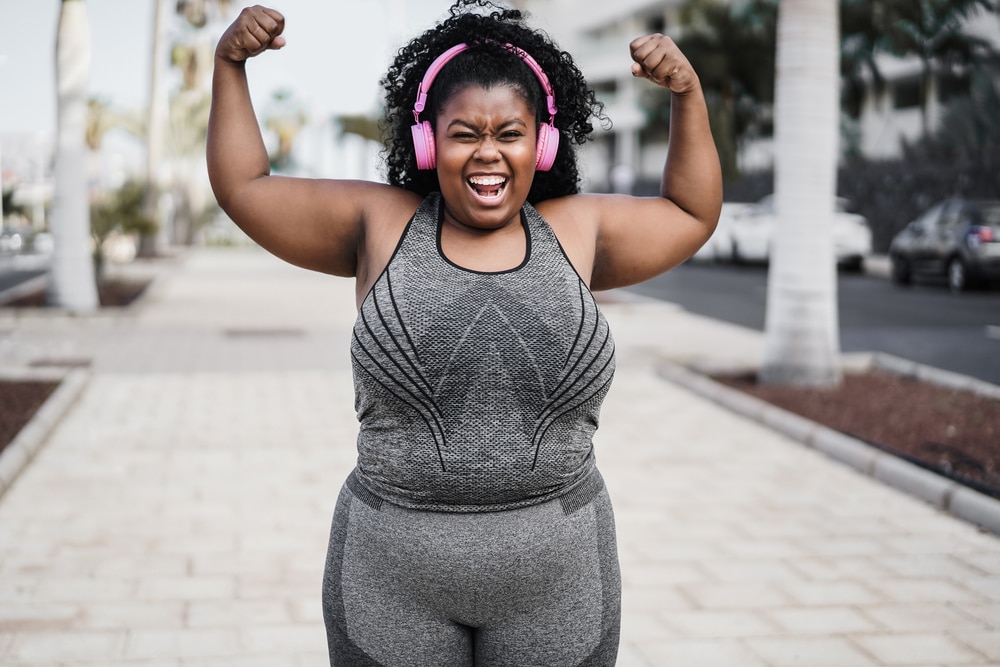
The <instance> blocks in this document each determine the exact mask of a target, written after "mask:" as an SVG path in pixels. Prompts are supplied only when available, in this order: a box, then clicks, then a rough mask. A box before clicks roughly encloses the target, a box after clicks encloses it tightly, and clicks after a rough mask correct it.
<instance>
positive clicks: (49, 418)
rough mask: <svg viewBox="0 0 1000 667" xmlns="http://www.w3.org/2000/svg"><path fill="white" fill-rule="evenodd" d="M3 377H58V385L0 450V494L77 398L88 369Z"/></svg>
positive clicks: (13, 479) (24, 378)
mask: <svg viewBox="0 0 1000 667" xmlns="http://www.w3.org/2000/svg"><path fill="white" fill-rule="evenodd" d="M4 379H17V380H41V381H53V380H55V381H59V386H58V387H56V390H55V391H54V392H52V395H51V396H49V397H48V399H47V400H46V401H45V403H43V404H42V407H40V408H39V409H38V411H37V412H36V413H35V415H34V416H33V417H32V418H31V420H30V421H29V422H28V423H27V424H25V425H24V427H23V428H22V429H21V430H20V431H18V433H17V435H16V436H14V439H13V440H11V442H10V444H8V445H7V447H6V448H5V449H4V450H3V452H0V498H2V497H3V494H4V493H6V492H7V489H9V488H10V487H11V485H12V484H13V483H14V481H15V480H16V479H17V477H18V475H20V474H21V471H23V470H24V468H25V467H27V465H28V463H30V462H31V460H32V459H33V458H34V457H35V455H36V454H38V451H39V450H40V449H41V447H42V445H43V444H44V443H45V441H46V440H47V439H48V437H49V436H50V435H51V434H52V431H53V430H54V429H55V427H56V425H57V424H58V423H59V421H60V420H61V419H62V418H63V416H64V415H65V414H66V413H67V412H69V409H70V408H71V407H72V406H73V404H74V403H76V399H77V398H79V396H80V394H81V393H82V392H83V388H84V387H85V386H86V385H87V382H88V381H89V379H90V373H89V372H88V371H86V370H84V369H82V368H77V369H73V370H71V371H70V372H68V373H66V374H64V375H61V376H57V377H53V376H52V374H51V373H49V374H43V373H39V374H30V375H29V374H18V375H16V376H8V375H7V374H4Z"/></svg>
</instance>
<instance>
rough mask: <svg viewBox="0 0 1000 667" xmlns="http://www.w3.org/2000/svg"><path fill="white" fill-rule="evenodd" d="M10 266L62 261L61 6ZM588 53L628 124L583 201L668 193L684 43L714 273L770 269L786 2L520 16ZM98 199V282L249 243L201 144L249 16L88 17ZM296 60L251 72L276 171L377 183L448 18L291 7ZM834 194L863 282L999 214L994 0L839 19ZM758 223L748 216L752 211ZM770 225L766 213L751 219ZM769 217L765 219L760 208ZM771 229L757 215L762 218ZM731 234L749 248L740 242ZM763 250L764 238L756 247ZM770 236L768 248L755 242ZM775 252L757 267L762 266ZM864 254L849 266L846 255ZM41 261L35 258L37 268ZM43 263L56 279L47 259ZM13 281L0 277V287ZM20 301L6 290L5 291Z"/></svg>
mask: <svg viewBox="0 0 1000 667" xmlns="http://www.w3.org/2000/svg"><path fill="white" fill-rule="evenodd" d="M2 4H3V11H4V16H5V23H6V24H7V25H9V26H16V28H15V29H14V30H12V31H10V35H9V36H8V38H7V39H6V40H5V41H4V43H3V45H2V46H0V86H2V89H3V91H4V92H3V94H2V95H0V156H2V187H3V228H4V231H3V235H2V240H0V254H3V255H6V256H11V255H14V254H19V255H24V256H26V255H28V254H31V253H34V254H35V255H36V256H39V255H41V256H44V254H45V253H46V252H47V251H48V250H49V249H50V248H51V245H52V240H51V238H50V237H49V235H48V234H47V232H48V229H49V211H50V208H51V204H52V199H53V187H52V183H53V155H54V141H55V139H54V137H55V129H56V120H57V118H56V82H55V52H56V36H57V24H58V19H59V13H60V8H61V4H62V3H60V2H58V1H56V0H44V1H34V2H21V1H15V0H3V3H2ZM513 4H515V5H517V6H519V7H521V8H523V9H526V10H528V11H529V12H531V14H532V15H533V19H532V20H533V23H534V24H535V25H537V26H539V27H541V28H543V29H545V30H546V31H547V32H549V33H550V34H551V35H552V36H553V37H554V38H555V39H556V40H557V41H558V42H559V43H560V45H561V46H562V47H563V48H565V49H566V50H568V51H570V52H571V53H573V54H574V57H575V58H576V59H577V61H578V62H579V64H580V65H581V67H582V69H583V71H584V73H585V74H586V76H587V77H588V79H589V81H590V83H591V84H592V86H593V87H594V88H595V89H596V90H597V91H598V93H599V96H600V98H601V99H602V100H603V101H604V103H605V104H606V110H607V113H608V116H609V117H610V118H611V120H612V122H613V125H611V126H610V127H607V128H602V127H597V130H596V132H595V140H594V141H593V142H591V143H589V144H588V145H587V146H585V147H584V149H583V150H584V156H583V160H582V162H583V165H584V169H585V175H586V187H587V189H590V190H594V191H629V192H638V193H646V192H654V191H655V190H656V188H657V187H658V181H659V175H660V170H661V168H662V156H663V154H664V152H665V150H666V141H667V130H668V128H669V104H668V98H667V96H666V95H665V94H664V92H663V91H661V90H658V89H656V88H654V87H650V86H642V85H637V83H641V82H636V81H635V80H634V79H633V78H632V77H631V75H630V73H629V69H628V64H629V63H628V60H627V58H628V55H627V53H628V52H627V46H628V43H629V41H630V40H631V39H632V38H634V37H635V36H637V35H640V34H644V33H649V32H654V31H655V32H664V33H666V34H669V35H671V36H673V37H674V38H675V39H676V40H677V41H678V43H679V44H680V46H681V48H682V49H683V50H684V51H685V53H686V54H687V55H688V56H689V58H690V59H691V60H692V61H693V63H694V65H695V67H696V69H697V70H698V71H699V73H700V76H701V78H702V82H703V85H704V87H705V89H706V92H707V95H708V99H709V105H710V110H711V114H712V120H713V132H714V134H715V137H716V144H717V146H718V148H719V151H720V155H721V157H722V161H723V166H724V172H725V178H726V190H725V192H726V200H727V202H728V203H729V204H732V206H727V209H726V211H725V214H724V216H723V223H724V224H723V225H721V226H720V233H719V234H718V235H717V237H716V239H714V240H713V244H710V246H708V247H706V248H705V249H703V251H702V253H700V255H701V257H706V256H711V258H712V259H716V260H740V259H753V260H765V261H766V259H767V256H766V252H767V250H766V249H767V247H768V244H767V240H768V239H767V234H768V232H767V231H766V229H767V226H766V225H757V226H756V228H755V231H754V230H751V231H749V232H748V231H747V230H748V229H749V226H748V225H743V227H742V228H741V230H739V231H737V232H736V233H742V234H744V237H746V238H744V237H741V238H740V239H739V240H738V241H735V240H734V238H733V236H732V235H731V234H729V230H727V229H726V227H727V226H728V224H726V223H728V222H730V221H732V220H736V219H740V218H742V219H743V220H744V221H748V220H751V219H753V217H754V216H756V217H757V218H758V220H757V221H758V222H759V221H760V218H761V216H764V217H766V215H767V214H768V211H767V208H766V207H767V205H768V201H767V199H766V197H767V195H769V194H770V193H771V192H772V190H773V148H772V146H773V98H774V88H775V66H774V55H775V41H776V35H775V31H776V22H777V7H778V2H777V0H620V1H619V2H614V3H607V2H602V1H600V0H519V1H518V2H515V3H513ZM84 5H85V6H86V21H87V26H86V28H87V29H88V30H89V33H90V44H91V47H90V52H91V66H90V69H89V78H88V83H87V89H86V105H87V117H86V146H87V167H86V169H87V193H88V198H89V201H90V206H91V236H92V237H93V241H92V242H93V243H94V244H95V246H96V249H97V250H99V251H103V252H99V253H98V255H99V261H104V260H105V259H109V260H111V261H128V260H129V259H130V258H131V257H134V256H136V255H147V256H153V255H155V254H157V253H163V252H166V251H168V250H169V248H171V247H172V246H184V245H188V244H192V243H239V242H243V241H242V236H241V235H240V234H239V233H238V232H237V230H235V229H234V228H233V227H232V225H231V224H230V223H229V222H228V221H227V220H225V219H224V217H223V216H221V214H220V212H219V210H218V208H217V206H216V205H215V203H214V201H213V200H212V197H211V193H210V190H209V188H208V182H207V177H206V175H205V167H204V138H205V128H206V123H207V114H208V105H209V83H210V80H211V64H212V53H213V46H214V42H215V40H216V39H217V37H218V36H219V35H220V34H221V32H222V31H223V30H224V28H225V26H226V25H227V24H228V23H229V22H230V21H231V20H232V19H233V18H234V17H235V15H236V14H237V13H238V11H239V9H240V7H241V6H242V5H241V4H239V3H235V2H230V1H224V0H130V1H128V2H124V1H122V0H85V2H84ZM273 5H274V6H275V8H276V9H278V10H280V11H282V12H283V13H284V14H285V15H286V17H287V21H288V23H287V32H286V35H287V37H288V40H289V45H288V47H287V48H286V49H284V50H283V51H282V52H281V53H280V54H268V55H267V56H265V57H262V58H257V59H255V60H254V61H253V62H252V64H251V66H250V75H251V85H252V91H253V95H254V101H255V106H256V109H257V112H258V116H259V118H260V121H261V124H262V126H263V128H264V130H265V135H266V138H267V142H268V146H269V148H270V151H271V156H272V163H273V167H274V168H275V170H278V171H283V172H286V173H292V174H299V175H308V176H328V177H336V178H379V157H378V149H379V145H378V143H377V139H378V131H377V126H376V123H377V119H378V116H379V90H378V83H377V82H378V79H379V77H380V76H381V74H382V72H383V71H384V70H385V68H386V66H387V64H388V61H389V58H390V54H391V53H392V52H393V50H394V48H395V47H396V46H397V45H398V44H400V43H401V42H402V41H403V40H405V38H406V37H407V36H409V35H411V34H414V33H416V32H418V31H420V30H422V29H423V28H425V27H428V26H429V25H430V24H432V23H433V22H434V21H435V20H436V19H438V18H441V17H442V16H444V15H446V13H447V9H448V7H449V5H450V2H449V1H448V0H379V1H371V0H364V1H363V0H345V1H344V2H338V3H311V2H308V1H307V0H275V2H274V3H273ZM840 32H841V45H842V48H841V73H842V80H841V114H840V117H841V123H840V153H841V156H840V173H839V179H838V195H840V197H841V198H842V199H841V202H840V203H841V208H842V209H843V212H845V213H851V214H853V215H854V216H855V217H854V218H853V219H852V225H853V226H851V225H849V227H852V228H851V229H848V230H847V232H846V233H847V235H848V236H851V237H852V239H853V240H852V239H848V240H847V241H845V243H853V244H854V245H855V246H856V247H857V249H856V250H850V251H849V252H850V253H851V254H849V255H848V254H845V255H844V257H843V258H842V259H843V260H844V264H845V265H852V266H853V267H854V268H860V267H861V263H862V261H863V259H864V257H865V256H866V255H869V254H876V255H885V254H886V253H888V252H889V245H890V243H891V241H892V239H893V237H894V236H896V235H897V234H898V233H899V232H900V230H902V229H903V228H904V227H905V226H906V225H907V224H908V223H909V222H911V221H912V220H914V219H916V218H917V217H918V216H920V215H921V214H923V213H924V212H925V211H927V210H928V209H929V208H930V207H931V206H932V205H934V204H935V203H937V202H939V201H941V200H943V199H945V198H948V197H954V196H967V197H972V198H983V197H987V198H997V197H998V193H1000V87H998V77H1000V74H998V73H1000V65H998V56H997V53H998V51H1000V18H998V14H997V12H996V8H995V7H994V6H993V5H992V2H991V0H952V1H941V0H923V1H921V2H909V1H907V2H902V1H901V0H843V1H842V2H841V3H840ZM740 204H746V206H743V207H741V206H739V205H740ZM751 204H753V205H754V206H753V207H751V206H750V205H751ZM762 207H763V208H762ZM748 213H750V214H753V215H746V214H748ZM734 229H735V227H734ZM761 229H764V230H765V231H763V232H761V231H760V230H761ZM754 234H756V236H757V238H750V237H753V236H754ZM755 245H756V246H759V248H760V250H757V251H755V250H754V249H753V248H754V246H755ZM847 252H848V251H845V253H847ZM25 261H27V260H24V259H22V263H23V262H25ZM38 261H43V260H38ZM0 268H2V267H0ZM0 289H2V287H0Z"/></svg>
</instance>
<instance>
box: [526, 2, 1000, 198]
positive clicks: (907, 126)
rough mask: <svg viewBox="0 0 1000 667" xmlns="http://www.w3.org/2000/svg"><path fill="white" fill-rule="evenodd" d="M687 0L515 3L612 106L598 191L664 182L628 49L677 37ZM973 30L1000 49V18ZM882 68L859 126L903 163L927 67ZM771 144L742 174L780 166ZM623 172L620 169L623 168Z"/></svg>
mask: <svg viewBox="0 0 1000 667" xmlns="http://www.w3.org/2000/svg"><path fill="white" fill-rule="evenodd" d="M683 3H684V0H613V1H611V2H608V1H607V0H515V1H514V2H513V4H514V5H515V6H517V7H519V8H521V9H525V10H527V11H528V12H530V13H531V21H530V23H531V24H532V25H533V26H537V27H539V28H542V29H543V30H545V31H546V32H547V33H549V34H550V35H551V36H552V37H553V38H554V39H555V40H556V41H557V42H558V43H559V45H560V46H561V47H562V48H563V49H565V50H567V51H569V52H570V53H572V54H573V56H574V59H575V60H576V62H577V64H578V65H579V66H580V68H581V70H582V71H583V73H584V75H585V76H586V77H587V80H588V81H589V83H590V84H591V86H592V87H593V88H594V89H595V90H596V91H597V92H598V96H599V97H600V99H601V100H602V101H604V102H605V104H606V105H607V107H606V112H607V114H608V116H609V117H610V118H611V120H612V122H613V123H614V127H613V128H612V130H611V131H610V132H605V131H601V130H600V129H598V130H597V132H596V133H595V136H596V140H595V141H594V142H592V143H591V144H589V145H587V146H586V147H585V148H584V152H583V160H582V163H583V167H584V169H585V176H586V178H587V185H588V187H590V188H592V189H602V190H604V189H608V190H610V189H614V184H613V180H614V179H613V178H612V174H616V175H621V174H623V173H625V174H629V173H631V174H634V175H635V177H636V178H638V179H641V180H644V181H649V180H653V181H655V180H658V179H659V175H660V173H661V170H662V168H663V158H664V155H665V151H666V145H665V144H662V143H650V142H645V143H644V144H643V145H640V144H639V141H638V136H639V130H640V129H641V128H642V127H644V126H645V124H646V117H645V114H644V112H643V111H642V110H641V108H640V107H639V105H638V91H639V87H640V86H643V85H649V84H648V83H646V82H644V81H637V80H635V79H633V77H632V76H631V71H630V69H629V67H630V65H631V60H630V59H629V53H628V45H629V42H631V40H632V39H634V38H635V37H637V36H639V35H642V34H648V33H651V32H663V33H664V34H668V35H672V36H676V35H677V34H678V30H679V28H680V22H679V17H678V14H679V8H680V6H681V5H682V4H683ZM968 31H969V32H970V33H972V34H975V35H977V36H980V37H984V38H986V39H989V40H991V41H993V43H994V44H995V45H996V46H997V48H998V49H1000V14H985V13H980V14H979V15H978V16H977V17H976V18H975V19H973V20H972V21H970V23H969V25H968ZM878 64H879V66H880V69H881V70H882V72H883V75H884V76H885V77H886V79H887V81H888V83H889V85H888V86H887V87H886V88H885V89H884V90H883V91H881V92H880V93H878V94H876V92H875V90H874V87H870V88H869V91H868V94H867V95H866V96H865V98H864V102H863V104H862V107H861V114H860V117H859V119H858V120H857V121H856V122H855V123H854V125H855V130H856V132H857V133H858V145H859V148H860V151H861V153H862V154H863V155H865V156H867V157H880V158H884V157H897V156H899V155H900V153H901V146H902V142H903V141H904V140H905V141H911V142H912V141H914V140H916V139H918V138H919V137H920V135H921V132H922V128H921V109H920V107H919V104H918V103H917V99H918V97H917V96H916V95H915V93H914V90H915V89H916V86H917V85H918V81H919V79H918V77H919V73H920V62H919V61H918V60H916V59H905V60H901V59H898V58H892V57H880V58H879V59H878ZM935 81H936V85H935V87H934V90H933V92H932V94H931V101H930V104H929V106H928V120H929V127H930V128H931V129H933V128H934V127H936V126H937V124H938V123H939V122H940V119H941V112H942V104H943V100H945V99H947V97H948V95H949V90H948V88H947V85H941V82H942V81H944V79H943V78H941V77H938V78H936V79H935ZM772 156H773V153H772V150H771V146H770V142H769V141H767V142H762V143H761V142H758V143H756V144H748V145H746V146H743V147H742V148H741V155H740V159H739V162H740V165H741V167H742V168H760V167H768V166H770V165H771V163H772V160H773V157H772ZM616 167H617V169H616Z"/></svg>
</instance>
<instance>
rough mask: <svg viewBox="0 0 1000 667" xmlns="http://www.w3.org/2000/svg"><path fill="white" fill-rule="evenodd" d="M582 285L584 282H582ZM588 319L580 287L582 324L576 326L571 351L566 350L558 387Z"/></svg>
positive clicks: (566, 371) (567, 370)
mask: <svg viewBox="0 0 1000 667" xmlns="http://www.w3.org/2000/svg"><path fill="white" fill-rule="evenodd" d="M580 285H581V286H582V285H583V283H580ZM586 321H587V304H586V301H584V298H583V289H582V287H581V288H580V326H578V327H577V328H576V337H575V338H574V339H573V344H572V345H570V346H569V351H568V352H566V361H564V362H563V369H564V371H563V376H562V377H561V378H559V382H558V383H557V384H556V388H558V386H559V384H562V381H563V379H565V377H566V373H568V372H569V369H568V367H569V360H570V359H572V358H573V351H574V350H576V345H577V343H579V342H580V336H582V335H583V325H584V322H586Z"/></svg>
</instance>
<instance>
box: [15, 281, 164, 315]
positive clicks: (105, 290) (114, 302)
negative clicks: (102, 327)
mask: <svg viewBox="0 0 1000 667" xmlns="http://www.w3.org/2000/svg"><path fill="white" fill-rule="evenodd" d="M150 282H151V281H150V280H133V279H129V280H125V279H108V280H102V281H101V282H100V283H98V285H97V299H98V301H99V302H100V304H101V307H102V308H120V307H122V306H128V305H129V304H131V303H132V302H133V301H135V300H136V299H138V298H139V297H140V296H142V293H143V292H145V291H146V288H147V287H149V283H150ZM3 305H4V307H10V308H44V307H46V306H47V305H48V304H47V303H46V302H45V290H44V289H39V290H35V291H34V292H30V293H28V294H25V295H23V296H20V297H18V298H16V299H11V300H10V301H8V302H6V303H4V304H3Z"/></svg>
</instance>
